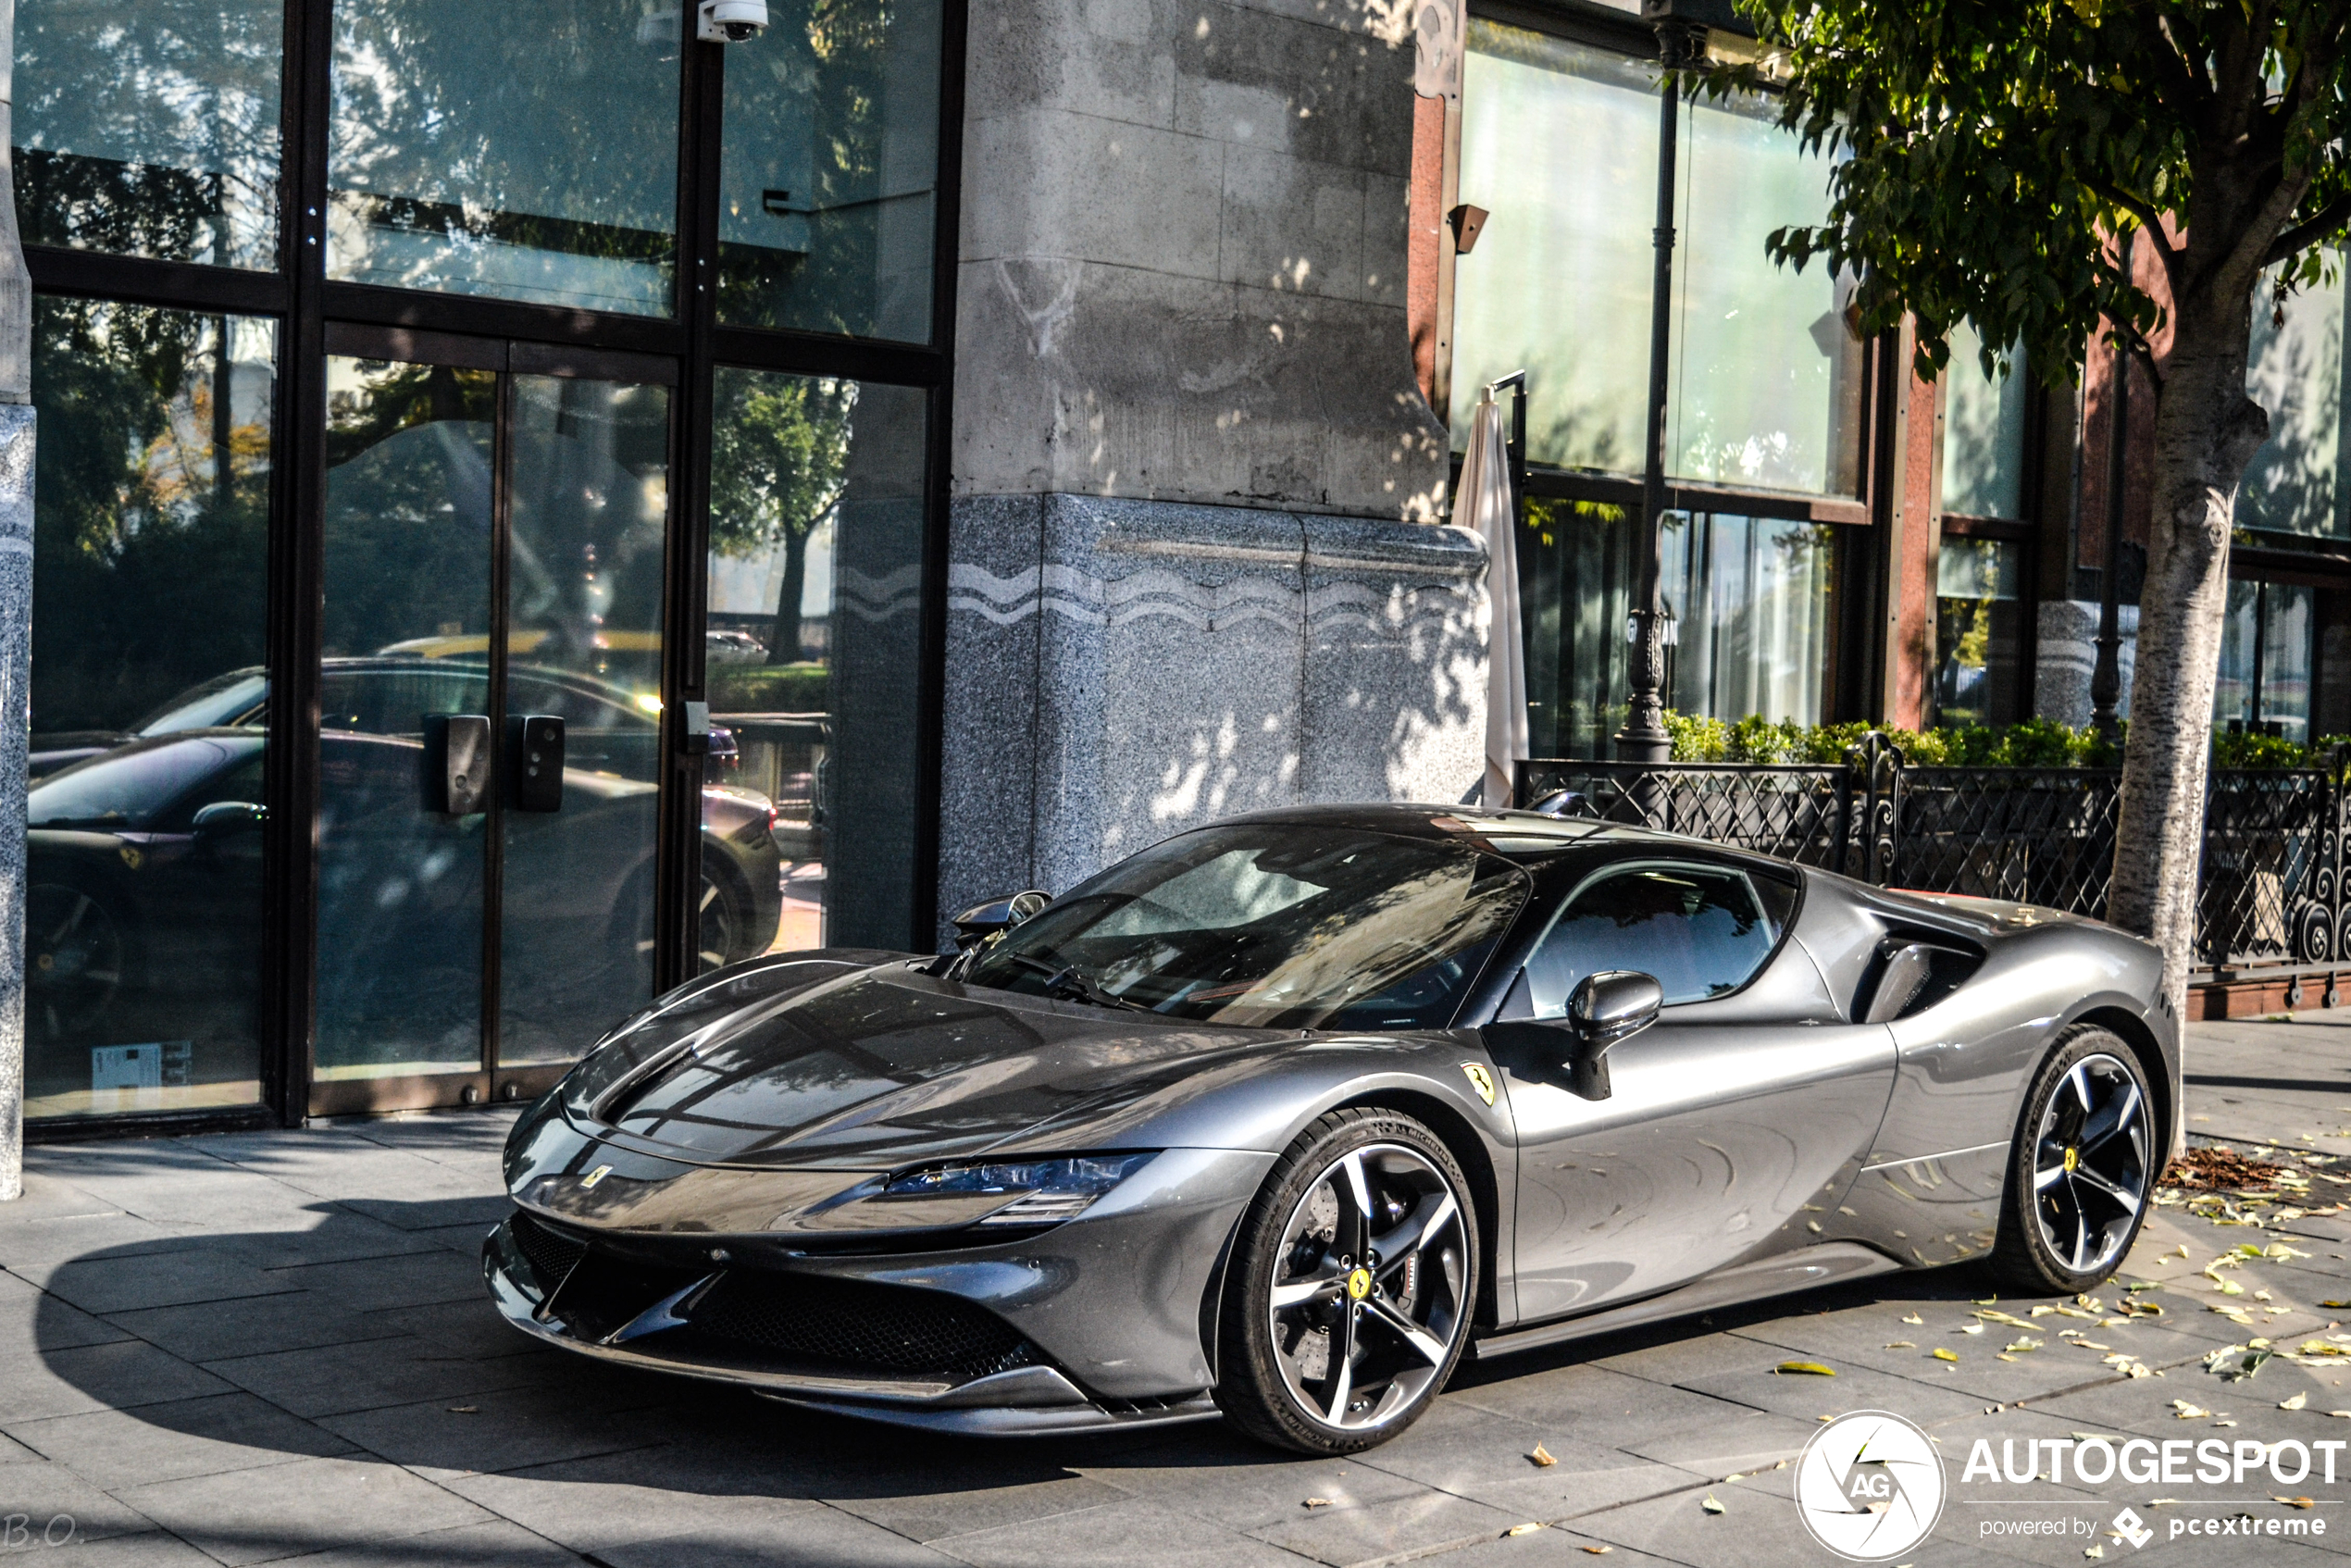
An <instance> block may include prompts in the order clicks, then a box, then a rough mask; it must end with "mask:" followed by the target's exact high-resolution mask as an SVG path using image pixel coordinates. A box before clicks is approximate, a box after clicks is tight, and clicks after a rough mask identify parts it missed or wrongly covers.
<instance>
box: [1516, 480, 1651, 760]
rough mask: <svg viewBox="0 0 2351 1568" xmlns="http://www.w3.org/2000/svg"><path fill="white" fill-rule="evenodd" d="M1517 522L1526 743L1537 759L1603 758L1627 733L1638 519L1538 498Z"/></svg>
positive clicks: (1616, 510) (1606, 508)
mask: <svg viewBox="0 0 2351 1568" xmlns="http://www.w3.org/2000/svg"><path fill="white" fill-rule="evenodd" d="M1523 516H1524V521H1523V523H1522V525H1521V527H1520V529H1519V533H1518V577H1519V614H1520V616H1521V617H1522V618H1523V620H1524V625H1525V635H1526V691H1527V706H1526V734H1527V744H1528V746H1529V747H1530V748H1531V750H1532V754H1533V755H1535V756H1538V757H1604V756H1606V755H1608V754H1609V743H1608V738H1609V737H1610V736H1611V735H1613V734H1615V733H1616V732H1617V731H1618V730H1619V729H1622V728H1623V727H1624V703H1625V691H1626V690H1627V688H1626V680H1627V678H1628V671H1629V669H1630V663H1629V661H1630V657H1631V649H1630V648H1629V647H1628V646H1627V644H1626V642H1625V641H1624V623H1625V617H1626V616H1628V615H1629V614H1630V613H1631V611H1632V608H1633V595H1634V593H1635V591H1636V590H1637V589H1638V588H1639V585H1640V571H1641V565H1640V563H1641V555H1640V552H1641V549H1642V546H1643V541H1642V536H1641V528H1640V522H1639V514H1638V512H1637V511H1636V510H1634V509H1632V508H1629V507H1624V506H1613V505H1610V504H1606V503H1604V502H1597V501H1554V500H1544V499H1539V498H1538V499H1536V500H1531V501H1529V502H1528V503H1527V504H1526V505H1525V507H1524V512H1523Z"/></svg>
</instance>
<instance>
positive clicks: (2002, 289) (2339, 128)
mask: <svg viewBox="0 0 2351 1568" xmlns="http://www.w3.org/2000/svg"><path fill="white" fill-rule="evenodd" d="M1742 8H1743V9H1744V10H1745V11H1746V12H1747V13H1748V16H1750V17H1751V18H1753V19H1755V20H1756V21H1757V22H1758V23H1759V31H1760V32H1761V34H1762V35H1763V38H1764V41H1765V50H1766V56H1767V58H1766V60H1765V62H1763V63H1750V64H1747V65H1724V66H1720V67H1716V68H1710V69H1709V70H1707V71H1706V72H1705V73H1704V85H1705V87H1706V88H1707V90H1708V91H1710V92H1713V93H1724V92H1729V91H1732V90H1735V89H1737V88H1742V87H1747V88H1752V87H1755V86H1759V85H1760V84H1761V82H1762V81H1764V80H1765V77H1766V74H1767V70H1768V71H1769V72H1770V73H1771V74H1773V75H1775V76H1778V77H1781V78H1784V79H1785V81H1786V83H1787V85H1786V90H1785V93H1784V95H1783V96H1782V97H1781V99H1780V121H1781V124H1782V125H1784V126H1785V127H1786V128H1787V129H1789V130H1790V131H1795V132H1796V133H1797V134H1798V135H1799V136H1800V137H1801V138H1802V140H1803V141H1804V143H1806V145H1808V146H1810V147H1816V148H1819V147H1825V148H1827V149H1830V150H1831V151H1832V153H1833V154H1834V155H1835V156H1836V158H1837V162H1836V166H1835V172H1834V173H1833V175H1832V176H1831V197H1832V200H1831V205H1830V211H1829V218H1828V221H1827V222H1826V223H1825V224H1822V225H1821V226H1820V227H1817V228H1802V229H1797V228H1791V229H1783V230H1779V231H1777V232H1776V233H1774V234H1773V236H1772V237H1771V241H1770V246H1771V250H1772V254H1773V255H1774V257H1776V258H1777V259H1779V260H1782V261H1784V262H1786V263H1790V264H1792V265H1794V266H1796V267H1797V268H1802V267H1803V266H1804V265H1805V264H1806V263H1807V262H1809V261H1810V259H1811V258H1813V257H1814V256H1820V257H1822V258H1823V259H1824V260H1825V261H1826V262H1827V263H1828V265H1830V266H1831V267H1833V268H1845V269H1849V270H1850V271H1851V272H1852V273H1853V274H1855V275H1856V276H1857V277H1858V278H1859V280H1860V283H1859V289H1858V292H1857V294H1856V297H1855V307H1856V310H1857V312H1858V319H1857V322H1856V325H1857V326H1858V328H1859V329H1860V331H1862V332H1863V333H1873V332H1877V331H1881V330H1887V329H1890V328H1892V327H1894V326H1896V325H1897V323H1898V322H1899V321H1900V320H1901V318H1902V316H1903V314H1904V312H1905V311H1910V312H1915V313H1916V315H1917V317H1918V349H1917V361H1918V366H1919V369H1920V371H1921V373H1922V374H1924V375H1929V376H1932V375H1934V374H1935V373H1936V372H1938V371H1939V370H1940V369H1941V368H1942V367H1943V366H1944V365H1945V364H1946V363H1947V360H1948V357H1949V345H1948V338H1947V334H1948V332H1949V330H1950V329H1951V328H1952V327H1953V326H1955V325H1956V324H1958V323H1959V322H1960V321H1962V320H1966V321H1970V322H1972V323H1973V325H1974V327H1975V329H1976V330H1977V332H1978V333H1979V334H1980V336H1981V339H1982V342H1983V343H1984V350H1983V353H1984V369H1985V370H1986V371H1987V372H1993V371H1995V369H1996V368H2005V367H2006V361H2007V359H2008V357H2009V347H2008V345H2010V344H2015V343H2018V342H2021V343H2022V345H2023V347H2024V349H2025V350H2026V352H2027V354H2028V355H2029V356H2030V358H2031V359H2032V361H2033V363H2034V367H2035V368H2036V369H2038V370H2039V371H2041V372H2042V373H2043V374H2044V375H2048V376H2052V377H2054V376H2057V375H2061V374H2064V373H2065V372H2067V371H2069V370H2070V369H2071V368H2072V367H2078V366H2079V365H2080V364H2081V361H2082V355H2083V354H2084V345H2085V344H2086V343H2088V342H2090V341H2091V340H2092V338H2093V337H2094V336H2096V334H2097V333H2099V332H2100V331H2102V330H2106V328H2107V326H2108V323H2109V322H2111V321H2120V322H2123V323H2126V324H2127V325H2128V328H2129V330H2130V335H2131V336H2132V337H2133V338H2135V339H2138V340H2141V341H2144V340H2145V339H2146V338H2147V337H2148V336H2150V335H2152V334H2153V333H2154V332H2155V330H2156V329H2157V328H2158V325H2159V322H2160V317H2159V313H2158V309H2157V306H2156V304H2155V302H2154V301H2153V300H2152V299H2151V298H2149V296H2148V295H2147V294H2146V292H2143V291H2141V290H2139V289H2137V288H2134V287H2133V286H2132V284H2131V283H2130V281H2129V280H2127V279H2126V278H2125V277H2124V276H2123V274H2122V273H2121V269H2120V268H2119V267H2118V264H2117V256H2116V255H2115V253H2114V252H2113V251H2112V250H2111V249H2110V248H2109V246H2108V236H2110V235H2112V234H2114V233H2117V232H2119V231H2121V230H2126V229H2139V230H2143V231H2147V232H2150V233H2151V234H2152V236H2153V238H2152V243H2153V246H2154V249H2155V250H2156V252H2157V254H2158V257H2159V259H2160V260H2161V262H2162V263H2163V264H2164V266H2165V267H2166V268H2169V270H2170V272H2171V284H2172V290H2173V293H2174V296H2175V300H2176V301H2177V302H2178V304H2179V305H2180V307H2181V308H2183V309H2192V308H2194V307H2195V305H2197V304H2199V303H2200V302H2199V301H2197V300H2196V298H2195V297H2194V296H2196V295H2197V294H2199V293H2202V292H2206V291H2209V290H2213V289H2220V290H2221V291H2223V294H2222V296H2221V297H2222V298H2228V297H2229V296H2230V295H2235V296H2236V297H2244V295H2242V294H2236V291H2238V290H2243V291H2245V293H2249V292H2250V291H2251V286H2252V281H2253V280H2254V278H2255V277H2256V276H2257V275H2258V268H2261V267H2264V266H2270V265H2276V264H2280V263H2283V268H2282V269H2281V271H2280V273H2279V284H2280V286H2281V287H2282V288H2283V287H2295V286H2302V285H2307V284H2308V283H2310V282H2314V281H2316V280H2317V278H2318V276H2319V271H2320V267H2321V266H2322V260H2321V256H2322V253H2321V251H2320V249H2319V248H2318V247H2320V246H2321V245H2323V244H2325V243H2329V242H2331V241H2332V240H2333V239H2334V238H2336V237H2337V236H2339V235H2340V234H2341V233H2342V232H2343V230H2344V225H2345V218H2346V217H2351V167H2346V160H2345V131H2346V130H2347V129H2351V93H2346V91H2345V30H2346V26H2351V7H2346V6H2344V5H2342V4H2341V0H2261V3H2258V4H2241V5H2213V4H2211V3H2209V0H2128V3H2125V0H2009V3H2007V4H1999V5H1991V4H1985V3H1984V0H1742ZM2192 215H2193V217H2194V218H2195V223H2196V228H2197V229H2198V230H2202V232H2201V233H2200V234H2199V235H2198V239H2199V241H2200V242H2201V243H2203V244H2204V246H2206V247H2207V248H2206V249H2205V250H2204V251H2203V253H2202V254H2203V255H2206V256H2208V258H2210V261H2209V263H2208V264H2199V265H2197V266H2196V267H2193V268H2191V267H2189V266H2188V265H2187V264H2186V263H2185V262H2184V261H2183V259H2182V258H2183V256H2185V255H2186V254H2187V252H2186V248H2185V243H2184V242H2183V243H2181V245H2180V247H2179V248H2178V249H2176V250H2175V248H2174V245H2173V243H2172V241H2171V239H2170V238H2169V237H2168V236H2167V235H2166V233H2165V231H2164V229H2163V225H2164V224H2165V223H2166V222H2167V221H2168V222H2169V223H2170V224H2171V232H2172V233H2176V232H2178V231H2179V230H2182V229H2185V228H2187V227H2188V226H2189V223H2188V220H2189V218H2190V217H2191V216H2192Z"/></svg>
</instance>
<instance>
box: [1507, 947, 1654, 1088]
mask: <svg viewBox="0 0 2351 1568" xmlns="http://www.w3.org/2000/svg"><path fill="white" fill-rule="evenodd" d="M1664 1005H1665V988H1664V987H1662V986H1661V985H1659V984H1658V983H1657V981H1656V979H1655V978H1654V977H1651V976H1648V975H1643V974H1640V973H1638V972H1637V971H1636V970H1631V969H1604V970H1602V971H1601V972H1600V973H1598V974H1597V975H1587V976H1586V977H1584V979H1583V981H1582V982H1581V983H1579V984H1578V985H1577V986H1576V988H1575V989H1574V990H1573V991H1572V992H1570V993H1569V994H1568V999H1567V1016H1566V1017H1564V1018H1520V1019H1512V1020H1507V1021H1499V1020H1498V1021H1497V1022H1495V1023H1491V1024H1488V1025H1486V1027H1485V1028H1483V1029H1482V1030H1480V1031H1479V1032H1480V1033H1481V1034H1483V1035H1484V1036H1485V1037H1486V1041H1487V1048H1488V1049H1489V1050H1491V1049H1493V1048H1495V1047H1499V1048H1501V1049H1502V1050H1504V1051H1509V1052H1523V1053H1524V1054H1526V1055H1531V1056H1534V1057H1536V1059H1538V1060H1540V1061H1545V1062H1558V1063H1559V1064H1561V1065H1562V1066H1564V1067H1566V1069H1567V1072H1568V1088H1569V1089H1573V1090H1574V1092H1575V1093H1576V1094H1577V1095H1578V1096H1579V1097H1581V1098H1582V1099H1585V1100H1606V1099H1607V1098H1609V1096H1610V1095H1611V1094H1613V1093H1614V1092H1615V1090H1614V1089H1613V1087H1612V1086H1611V1084H1610V1082H1609V1075H1608V1052H1609V1048H1610V1047H1611V1046H1613V1045H1615V1044H1616V1043H1618V1042H1619V1041H1620V1040H1627V1039H1632V1038H1633V1037H1634V1036H1635V1035H1636V1034H1639V1033H1640V1032H1641V1031H1642V1030H1643V1029H1646V1028H1648V1027H1649V1026H1650V1025H1651V1024H1654V1023H1656V1022H1657V1014H1658V1010H1659V1009H1660V1008H1661V1007H1663V1006H1664Z"/></svg>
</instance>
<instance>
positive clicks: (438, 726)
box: [424, 714, 490, 816]
mask: <svg viewBox="0 0 2351 1568" xmlns="http://www.w3.org/2000/svg"><path fill="white" fill-rule="evenodd" d="M424 718H425V760H424V796H425V809H426V810H427V811H430V812H439V813H441V814H442V815H446V816H470V815H473V814H474V813H475V812H478V811H485V810H487V809H488V808H489V805H490V716H489V715H488V714H427V715H425V716H424Z"/></svg>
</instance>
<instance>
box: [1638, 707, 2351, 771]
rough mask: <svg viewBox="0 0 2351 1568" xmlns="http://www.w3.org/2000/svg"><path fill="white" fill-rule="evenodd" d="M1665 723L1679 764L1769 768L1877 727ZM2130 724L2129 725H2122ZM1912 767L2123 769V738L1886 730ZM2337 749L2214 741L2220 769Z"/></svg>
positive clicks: (2052, 724) (2325, 759)
mask: <svg viewBox="0 0 2351 1568" xmlns="http://www.w3.org/2000/svg"><path fill="white" fill-rule="evenodd" d="M1665 728H1666V730H1667V732H1668V733H1669V734H1671V735H1672V736H1673V760H1674V761H1675V762H1692V763H1707V762H1716V763H1720V762H1728V763H1750V764H1760V765H1773V764H1779V765H1790V764H1794V765H1823V766H1825V765H1835V764H1836V763H1841V762H1843V761H1844V760H1845V753H1847V751H1848V750H1849V749H1851V748H1852V747H1855V746H1858V745H1860V743H1861V741H1862V740H1863V739H1865V738H1866V737H1867V736H1868V735H1869V733H1870V730H1871V727H1870V726H1869V725H1867V724H1862V723H1858V722H1856V723H1848V724H1814V725H1804V724H1797V723H1796V722H1795V721H1794V720H1792V719H1790V720H1783V721H1781V722H1779V723H1777V724H1774V723H1773V722H1772V721H1771V720H1770V719H1767V718H1765V717H1763V716H1761V715H1760V714H1749V715H1748V716H1747V717H1745V718H1743V719H1740V720H1738V721H1737V722H1736V723H1726V722H1725V721H1723V720H1722V719H1719V718H1707V717H1704V716H1698V715H1691V714H1677V713H1673V712H1671V711H1669V712H1668V713H1667V714H1666V716H1665ZM2123 728H2126V729H2127V728H2129V727H2128V726H2127V725H2126V726H2124V727H2123ZM1883 733H1884V734H1885V738H1886V740H1889V741H1891V742H1892V743H1893V744H1894V745H1895V746H1896V747H1897V749H1899V750H1900V752H1901V753H1902V760H1903V761H1904V762H1905V763H1907V764H1909V765H1910V766H1912V767H2120V766H2121V765H2122V737H2121V735H2120V734H2117V735H2115V736H2112V737H2108V736H2106V735H2101V734H2100V733H2098V731H2096V729H2091V728H2082V729H2075V728H2072V727H2071V726H2070V725H2064V724H2059V722H2057V720H2055V719H2049V718H2028V719H2026V720H2024V721H2023V722H2022V723H2021V724H2010V725H2005V726H2002V727H2000V728H1989V727H1987V726H1984V725H1975V724H1971V725H1959V726H1955V727H1953V728H1947V729H1945V728H1937V729H1926V730H1919V729H1887V730H1885V731H1883ZM2336 747H2351V736H2344V735H2331V736H2328V737H2326V738H2325V739H2323V740H2316V741H2313V742H2311V743H2310V744H2308V745H2307V746H2306V745H2303V744H2301V743H2300V742H2298V741H2294V740H2283V739H2281V738H2280V737H2277V736H2274V735H2226V734H2216V735H2214V736H2213V738H2212V765H2213V766H2214V767H2233V768H2242V767H2320V766H2328V765H2332V762H2331V759H2332V753H2333V751H2334V749H2335V748H2336Z"/></svg>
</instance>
